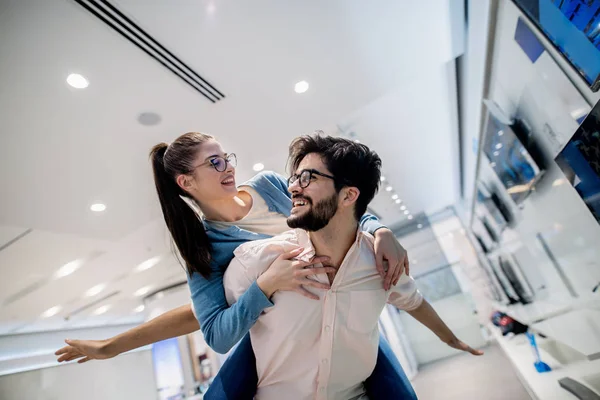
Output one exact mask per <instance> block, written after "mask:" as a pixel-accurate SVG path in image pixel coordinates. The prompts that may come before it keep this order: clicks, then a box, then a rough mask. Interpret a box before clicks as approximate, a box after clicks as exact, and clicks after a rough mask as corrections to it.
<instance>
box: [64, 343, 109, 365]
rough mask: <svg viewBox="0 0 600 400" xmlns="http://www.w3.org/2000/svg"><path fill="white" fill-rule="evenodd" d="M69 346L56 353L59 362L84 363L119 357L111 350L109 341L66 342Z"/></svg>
mask: <svg viewBox="0 0 600 400" xmlns="http://www.w3.org/2000/svg"><path fill="white" fill-rule="evenodd" d="M65 343H66V344H68V346H65V347H63V348H61V349H59V350H57V351H56V353H54V354H55V355H57V356H60V357H58V360H57V361H58V362H65V361H73V360H77V359H80V360H79V361H77V362H78V363H80V364H81V363H84V362H87V361H90V360H106V359H108V358H113V357H114V356H116V355H118V353H116V352H112V351H111V350H110V343H109V341H108V340H69V339H67V340H65Z"/></svg>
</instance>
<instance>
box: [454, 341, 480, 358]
mask: <svg viewBox="0 0 600 400" xmlns="http://www.w3.org/2000/svg"><path fill="white" fill-rule="evenodd" d="M446 344H447V345H448V346H450V347H453V348H455V349H456V350H460V351H466V352H467V353H471V354H473V355H474V356H482V355H483V351H481V350H475V349H474V348H472V347H470V346H469V345H467V344H466V343H463V342H462V341H460V340H459V339H458V338H457V337H454V338H453V339H451V340H449V341H447V342H446Z"/></svg>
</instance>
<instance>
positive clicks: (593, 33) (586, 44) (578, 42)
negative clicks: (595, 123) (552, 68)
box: [513, 0, 600, 91]
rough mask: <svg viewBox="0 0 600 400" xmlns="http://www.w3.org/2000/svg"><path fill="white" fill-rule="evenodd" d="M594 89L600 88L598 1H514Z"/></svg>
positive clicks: (599, 16) (599, 12) (599, 13)
mask: <svg viewBox="0 0 600 400" xmlns="http://www.w3.org/2000/svg"><path fill="white" fill-rule="evenodd" d="M513 1H514V3H515V4H516V5H517V7H519V8H520V9H521V10H522V11H523V12H524V13H525V15H527V17H528V18H529V19H530V20H531V21H532V22H533V23H534V24H535V25H536V26H537V27H538V29H540V30H541V31H542V32H543V33H544V35H545V36H546V37H547V38H548V40H549V41H550V42H551V43H552V45H553V46H554V48H556V49H557V50H558V51H559V52H560V53H561V54H562V55H563V56H564V57H565V59H566V60H567V61H568V62H569V63H570V64H571V65H572V66H573V67H574V68H575V69H576V70H577V72H578V73H579V75H581V77H582V78H583V79H584V80H585V81H586V82H587V84H588V85H589V86H590V87H591V88H592V90H593V91H597V90H598V89H599V88H600V1H597V0H513Z"/></svg>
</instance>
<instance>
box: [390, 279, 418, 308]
mask: <svg viewBox="0 0 600 400" xmlns="http://www.w3.org/2000/svg"><path fill="white" fill-rule="evenodd" d="M422 302H423V295H422V294H421V292H419V289H417V284H416V283H415V280H414V279H413V278H412V277H411V276H408V275H406V274H402V276H401V277H400V279H399V280H398V284H397V285H395V286H392V287H391V288H390V290H389V292H388V303H389V304H391V305H393V306H395V307H397V308H399V309H401V310H404V311H412V310H414V309H416V308H417V307H419V306H420V305H421V303H422Z"/></svg>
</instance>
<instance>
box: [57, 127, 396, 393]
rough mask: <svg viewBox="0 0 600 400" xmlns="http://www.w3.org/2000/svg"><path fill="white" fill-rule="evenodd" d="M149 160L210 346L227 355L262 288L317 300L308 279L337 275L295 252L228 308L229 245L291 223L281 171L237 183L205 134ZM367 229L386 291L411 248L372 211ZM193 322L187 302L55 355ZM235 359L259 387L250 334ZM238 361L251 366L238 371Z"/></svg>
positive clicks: (119, 348)
mask: <svg viewBox="0 0 600 400" xmlns="http://www.w3.org/2000/svg"><path fill="white" fill-rule="evenodd" d="M150 156H151V158H152V164H153V170H154V180H155V184H156V190H157V193H158V197H159V200H160V204H161V208H162V212H163V216H164V219H165V222H166V224H167V227H168V228H169V231H170V232H171V236H172V237H173V241H174V242H175V244H176V246H177V249H178V252H179V255H180V256H181V258H182V259H183V261H184V263H185V268H186V270H187V277H188V284H189V286H190V291H191V295H192V303H193V309H194V310H195V314H196V316H197V319H198V321H200V328H201V329H202V332H203V334H204V337H205V339H206V342H207V343H208V345H209V346H210V347H212V348H213V349H214V350H216V351H217V352H219V353H225V352H227V351H229V350H230V349H231V348H232V347H233V346H234V345H235V344H236V343H238V342H239V341H240V340H241V339H242V338H243V337H244V336H245V335H246V334H247V333H248V331H249V330H250V328H251V327H252V326H253V325H254V323H255V322H256V320H257V319H258V317H259V315H260V314H261V312H262V311H263V310H264V309H265V308H267V307H270V306H272V305H273V304H272V303H271V301H270V300H269V298H267V296H266V295H265V293H273V292H275V291H277V290H293V291H296V292H298V293H300V294H302V295H304V296H307V297H312V298H314V297H315V296H314V295H312V294H311V293H309V292H308V291H307V290H305V289H304V287H305V286H312V287H316V288H321V289H328V287H327V286H326V285H323V284H320V283H317V282H314V281H311V280H309V279H308V278H307V276H308V275H313V274H320V273H327V272H333V271H331V270H332V269H331V268H328V267H314V266H313V267H312V268H307V267H308V266H309V265H311V264H310V263H303V262H298V261H293V257H295V256H296V255H297V254H298V253H299V252H300V251H301V249H298V250H297V251H296V252H291V253H288V254H286V255H285V256H284V257H280V258H279V259H278V260H276V261H275V262H274V263H273V264H272V265H271V266H270V268H269V269H268V270H267V271H266V272H265V273H264V274H263V275H261V276H260V277H259V278H258V279H257V280H256V281H255V282H254V283H253V284H252V285H251V286H250V287H249V289H248V290H247V291H246V293H245V294H244V295H242V296H241V297H240V299H239V300H238V301H237V302H236V303H235V304H234V305H233V306H231V307H228V305H227V302H226V299H225V295H224V290H223V281H222V279H223V273H224V270H225V268H226V267H227V265H228V264H229V261H231V259H232V258H233V250H234V249H235V248H236V247H237V246H239V245H240V244H242V243H244V242H246V241H249V240H257V239H264V238H268V237H271V236H274V235H277V234H279V233H282V232H284V231H286V230H288V229H289V228H288V227H287V224H286V219H287V217H288V216H289V213H290V210H291V200H290V194H289V192H288V191H287V182H286V181H285V179H283V178H282V177H280V176H279V175H277V174H274V173H261V174H259V175H257V176H255V177H254V178H252V179H251V180H250V181H248V182H246V183H245V184H244V185H242V186H240V187H237V186H236V184H235V166H236V158H235V155H234V154H226V153H225V152H224V151H223V149H222V147H221V145H220V143H219V142H218V141H216V140H215V139H214V138H213V137H212V136H209V135H205V134H201V133H194V132H192V133H186V134H184V135H182V136H180V137H179V138H177V139H176V140H175V141H174V142H173V143H171V144H170V145H167V144H165V143H161V144H159V145H157V146H155V147H154V148H153V149H152V151H151V153H150ZM200 215H201V216H200ZM199 216H200V217H199ZM361 228H362V229H363V230H368V231H369V232H371V233H374V235H375V238H376V240H375V250H376V255H377V260H378V268H379V269H380V273H381V274H382V275H384V274H385V272H384V271H383V267H382V265H383V260H387V261H388V262H389V265H390V268H389V269H388V271H387V274H386V275H385V276H386V280H385V284H384V285H385V286H386V289H387V288H388V287H389V285H390V284H392V283H396V282H397V280H398V279H399V277H400V274H401V273H402V272H403V269H404V268H403V267H404V260H405V252H404V250H403V249H402V247H401V246H400V245H399V244H398V242H397V241H396V240H395V238H394V236H393V235H392V234H391V232H390V231H389V230H388V229H387V228H384V227H382V225H381V224H379V223H378V222H377V221H376V219H375V218H374V217H372V216H369V215H365V216H363V218H362V219H361ZM380 228H383V229H380ZM324 261H326V259H324V258H322V257H318V258H316V259H314V260H312V264H319V263H321V262H324ZM197 328H198V325H197V322H196V318H195V317H194V316H193V314H192V311H191V310H190V308H189V307H187V306H183V307H180V308H179V309H176V310H172V311H170V312H169V313H166V314H163V316H161V317H158V318H156V319H155V320H152V321H150V322H148V323H146V324H143V325H141V326H140V327H138V328H135V329H133V330H130V331H128V332H126V333H124V334H122V335H119V336H117V337H115V338H112V339H108V340H106V341H67V343H68V344H69V346H67V347H65V348H63V349H61V350H59V351H57V355H59V354H60V355H61V357H60V358H59V361H70V360H74V359H77V358H81V360H80V362H85V361H88V360H90V359H95V358H96V359H101V358H110V357H114V356H115V355H117V354H120V353H122V352H124V351H128V350H131V349H133V348H136V347H140V346H143V345H146V344H149V343H152V342H155V341H158V340H163V339H166V338H168V337H173V336H178V335H182V334H185V333H190V332H192V331H194V330H196V329H197ZM233 357H236V360H237V364H238V365H236V367H237V371H236V383H238V384H240V388H239V390H240V391H244V390H247V389H248V387H250V388H252V387H253V389H254V390H255V389H256V371H255V367H254V366H253V365H252V363H253V361H252V360H253V357H254V355H253V353H252V348H251V346H250V342H249V340H248V339H247V338H246V339H245V340H244V341H242V342H241V343H240V345H239V346H238V348H237V349H236V351H235V352H234V355H233ZM239 362H242V363H245V364H247V365H246V366H245V367H244V368H239ZM226 367H227V363H226V364H225V365H224V366H223V371H222V372H220V374H221V373H223V374H227V369H226ZM246 369H247V370H248V371H249V372H250V374H249V375H247V376H240V370H242V371H244V370H246ZM231 383H232V384H233V382H231ZM228 389H229V390H231V388H228ZM236 390H237V389H236ZM244 393H245V392H244ZM245 395H246V394H242V393H241V392H239V391H238V392H236V394H235V396H236V398H244V396H245Z"/></svg>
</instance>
